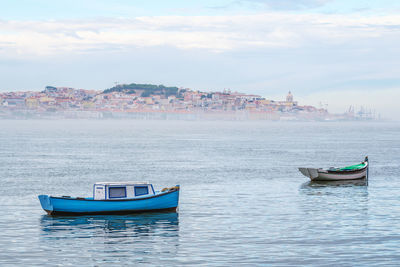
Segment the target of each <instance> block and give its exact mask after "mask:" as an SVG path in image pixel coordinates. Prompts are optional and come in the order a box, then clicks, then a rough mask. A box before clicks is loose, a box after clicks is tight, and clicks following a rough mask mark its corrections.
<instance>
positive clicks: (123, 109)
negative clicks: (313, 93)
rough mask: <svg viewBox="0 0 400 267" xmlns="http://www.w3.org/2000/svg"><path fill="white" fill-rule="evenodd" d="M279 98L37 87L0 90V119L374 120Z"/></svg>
mask: <svg viewBox="0 0 400 267" xmlns="http://www.w3.org/2000/svg"><path fill="white" fill-rule="evenodd" d="M283 98H284V99H283V100H270V99H266V98H264V97H261V96H259V95H253V94H244V93H238V92H232V91H231V90H223V91H221V92H205V91H197V90H191V89H188V88H178V87H166V86H163V85H151V84H135V83H132V84H121V85H116V86H114V87H112V88H109V89H106V90H104V91H100V90H99V91H97V90H85V89H74V88H68V87H54V86H47V87H46V88H45V89H44V90H43V91H41V92H35V91H26V92H3V93H0V118H3V119H28V118H36V119H40V118H42V119H52V118H66V119H68V118H71V119H73V118H83V119H85V118H86V119H107V118H132V119H187V120H196V119H205V120H215V119H222V120H375V119H378V118H377V116H376V114H375V113H374V112H372V111H371V110H367V109H364V108H361V109H360V111H357V112H356V111H355V110H354V107H350V108H349V109H348V110H347V111H346V112H344V113H343V114H331V113H329V112H328V110H327V109H326V108H323V107H320V108H317V107H314V106H310V105H299V103H298V102H297V101H295V100H294V96H293V94H292V93H291V92H290V91H289V92H288V94H287V95H286V97H284V96H283Z"/></svg>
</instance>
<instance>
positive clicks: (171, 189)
mask: <svg viewBox="0 0 400 267" xmlns="http://www.w3.org/2000/svg"><path fill="white" fill-rule="evenodd" d="M173 190H179V186H173V187H165V188H163V189H162V190H161V192H167V191H173Z"/></svg>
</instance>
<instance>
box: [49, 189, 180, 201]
mask: <svg viewBox="0 0 400 267" xmlns="http://www.w3.org/2000/svg"><path fill="white" fill-rule="evenodd" d="M177 191H179V188H178V189H172V190H170V191H168V192H161V193H159V194H156V195H152V196H148V197H142V198H128V199H87V198H77V197H75V198H73V197H53V196H49V198H55V199H63V200H78V201H98V202H99V201H101V202H116V201H117V202H118V201H138V200H146V199H151V198H155V197H160V196H165V195H168V194H171V193H174V192H177Z"/></svg>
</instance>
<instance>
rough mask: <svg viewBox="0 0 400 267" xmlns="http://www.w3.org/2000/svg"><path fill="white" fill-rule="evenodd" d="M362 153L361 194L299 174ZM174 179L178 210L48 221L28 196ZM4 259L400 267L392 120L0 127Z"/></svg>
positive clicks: (398, 180) (357, 186)
mask: <svg viewBox="0 0 400 267" xmlns="http://www.w3.org/2000/svg"><path fill="white" fill-rule="evenodd" d="M365 155H368V156H369V158H370V164H371V165H370V180H369V186H368V187H367V186H365V185H364V184H363V183H348V184H337V183H336V184H335V183H334V184H316V183H310V182H308V180H307V178H306V177H304V176H302V175H301V174H300V172H299V171H298V170H297V167H299V166H316V167H330V166H341V165H346V164H353V163H358V162H360V161H362V160H363V158H364V156H365ZM129 180H145V181H150V182H152V183H153V184H154V185H155V187H156V188H158V189H160V188H163V187H165V186H173V185H175V184H180V185H181V198H180V207H179V211H178V212H177V213H148V214H141V215H129V216H84V217H56V218H52V217H48V216H47V215H45V212H44V211H43V210H42V209H41V207H40V204H39V201H38V199H37V195H39V194H51V195H72V196H91V194H92V184H93V183H95V182H96V181H129ZM0 181H1V186H0V203H1V209H0V246H1V249H0V265H1V266H7V265H10V266H24V265H29V266H30V265H40V266H44V265H51V266H54V265H66V266H68V265H70V266H77V265H80V266H91V265H96V266H97V265H104V266H113V265H138V264H144V265H158V266H159V265H184V264H190V265H194V264H203V265H221V266H229V265H273V266H290V265H293V266H299V265H305V266H389V265H393V266H398V265H400V223H399V222H400V124H398V123H397V124H396V123H289V122H288V123H281V122H263V121H259V122H215V121H211V122H210V121H209V122H207V121H203V122H192V121H68V120H65V121H0Z"/></svg>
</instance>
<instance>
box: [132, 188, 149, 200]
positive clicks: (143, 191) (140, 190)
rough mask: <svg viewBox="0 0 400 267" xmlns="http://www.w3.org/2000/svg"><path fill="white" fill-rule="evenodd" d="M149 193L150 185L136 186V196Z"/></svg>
mask: <svg viewBox="0 0 400 267" xmlns="http://www.w3.org/2000/svg"><path fill="white" fill-rule="evenodd" d="M147 194H149V187H148V186H135V196H136V197H137V196H143V195H147Z"/></svg>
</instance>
